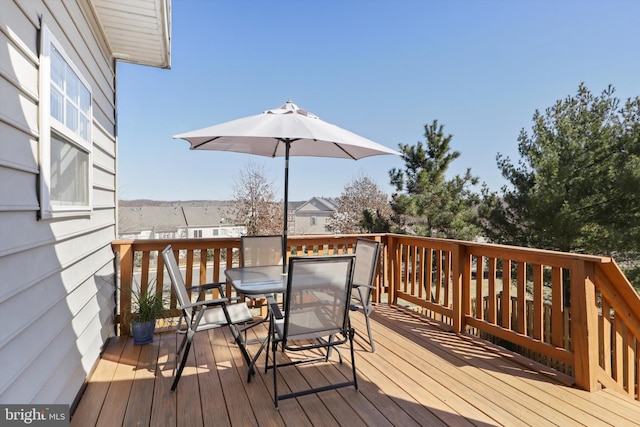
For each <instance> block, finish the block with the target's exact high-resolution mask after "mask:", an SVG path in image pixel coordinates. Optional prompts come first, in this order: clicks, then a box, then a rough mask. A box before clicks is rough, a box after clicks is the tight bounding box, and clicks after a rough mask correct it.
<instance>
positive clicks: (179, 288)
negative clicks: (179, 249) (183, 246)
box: [162, 245, 192, 325]
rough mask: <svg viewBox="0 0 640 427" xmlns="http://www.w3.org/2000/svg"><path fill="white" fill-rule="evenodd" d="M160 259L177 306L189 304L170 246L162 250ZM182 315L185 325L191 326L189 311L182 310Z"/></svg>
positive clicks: (189, 299)
mask: <svg viewBox="0 0 640 427" xmlns="http://www.w3.org/2000/svg"><path fill="white" fill-rule="evenodd" d="M162 258H163V259H164V265H165V266H166V267H167V272H168V273H169V278H170V279H171V284H172V285H173V290H174V291H175V293H176V298H177V299H178V304H179V305H180V306H185V305H187V304H190V303H191V298H190V297H189V293H188V292H187V286H186V285H185V284H184V279H183V278H182V273H180V267H179V266H178V261H176V257H175V255H174V254H173V249H172V248H171V245H169V246H167V247H166V248H164V250H163V251H162ZM182 314H183V315H184V317H185V321H186V322H187V325H191V320H192V319H191V310H182Z"/></svg>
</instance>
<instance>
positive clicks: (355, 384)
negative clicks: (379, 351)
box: [349, 329, 360, 391]
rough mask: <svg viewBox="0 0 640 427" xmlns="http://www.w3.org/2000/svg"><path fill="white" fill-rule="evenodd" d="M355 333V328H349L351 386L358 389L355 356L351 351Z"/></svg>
mask: <svg viewBox="0 0 640 427" xmlns="http://www.w3.org/2000/svg"><path fill="white" fill-rule="evenodd" d="M354 335H355V330H353V329H351V330H350V331H349V348H350V349H351V371H352V373H353V386H354V387H355V388H356V391H359V390H360V389H359V388H358V376H357V374H356V358H355V352H354V351H353V336H354Z"/></svg>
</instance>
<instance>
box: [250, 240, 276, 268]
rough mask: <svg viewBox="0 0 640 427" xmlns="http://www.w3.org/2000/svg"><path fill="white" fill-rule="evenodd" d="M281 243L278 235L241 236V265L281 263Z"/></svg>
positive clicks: (255, 265) (252, 265)
mask: <svg viewBox="0 0 640 427" xmlns="http://www.w3.org/2000/svg"><path fill="white" fill-rule="evenodd" d="M282 244H283V237H282V236H280V235H272V236H242V238H241V240H240V246H241V249H242V266H243V267H257V266H262V265H282V258H283V256H282Z"/></svg>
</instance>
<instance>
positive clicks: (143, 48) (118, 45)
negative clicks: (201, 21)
mask: <svg viewBox="0 0 640 427" xmlns="http://www.w3.org/2000/svg"><path fill="white" fill-rule="evenodd" d="M90 3H91V6H92V8H93V10H94V12H95V15H96V17H97V19H98V24H99V25H100V27H101V29H102V31H103V33H104V35H105V37H106V39H107V40H106V42H107V44H108V45H109V48H110V49H111V53H112V55H113V56H114V57H115V58H116V59H118V60H120V61H123V62H131V63H134V64H141V65H149V66H152V67H160V68H170V67H171V0H134V1H132V0H90Z"/></svg>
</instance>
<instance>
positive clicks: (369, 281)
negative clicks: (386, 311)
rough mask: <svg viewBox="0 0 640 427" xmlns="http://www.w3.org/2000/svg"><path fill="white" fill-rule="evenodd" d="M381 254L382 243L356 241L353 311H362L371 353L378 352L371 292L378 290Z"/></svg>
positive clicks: (352, 295)
mask: <svg viewBox="0 0 640 427" xmlns="http://www.w3.org/2000/svg"><path fill="white" fill-rule="evenodd" d="M379 253H380V242H376V241H374V240H369V239H362V238H359V239H358V240H356V247H355V254H356V263H355V266H354V268H353V291H352V293H351V302H352V304H351V306H350V309H351V311H357V310H362V311H363V312H364V316H365V317H364V318H365V322H366V324H367V335H368V337H369V345H370V346H371V352H372V353H375V352H376V345H375V343H374V342H373V334H372V332H371V324H370V322H369V315H370V314H371V312H373V305H371V292H373V290H375V289H376V287H375V285H374V284H373V282H374V280H375V277H376V270H377V267H378V255H379Z"/></svg>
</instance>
